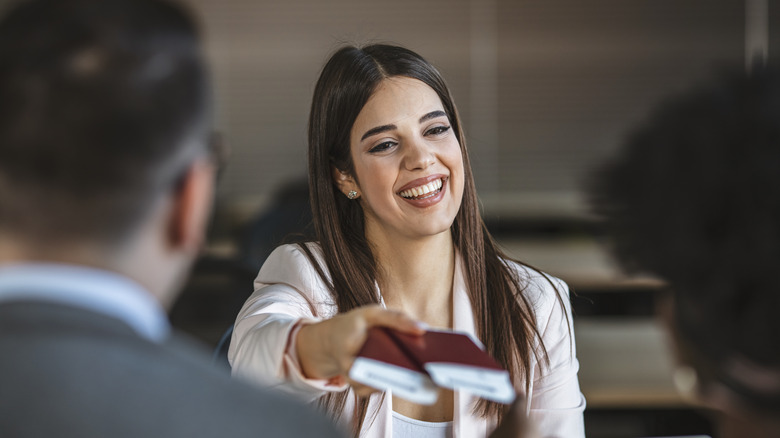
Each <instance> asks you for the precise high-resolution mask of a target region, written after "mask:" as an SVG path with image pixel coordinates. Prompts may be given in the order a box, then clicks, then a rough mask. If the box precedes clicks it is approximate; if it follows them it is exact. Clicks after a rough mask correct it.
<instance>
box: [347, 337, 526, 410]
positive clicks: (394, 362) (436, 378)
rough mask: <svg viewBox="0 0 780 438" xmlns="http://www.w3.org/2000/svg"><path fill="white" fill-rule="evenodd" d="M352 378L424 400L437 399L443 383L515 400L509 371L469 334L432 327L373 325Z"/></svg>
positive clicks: (365, 383)
mask: <svg viewBox="0 0 780 438" xmlns="http://www.w3.org/2000/svg"><path fill="white" fill-rule="evenodd" d="M349 377H350V378H351V379H352V380H355V381H356V382H360V383H362V384H364V385H368V386H372V387H374V388H378V389H383V390H387V389H390V390H392V391H393V394H394V395H397V396H399V397H402V398H405V399H407V400H409V401H412V402H415V403H420V404H432V403H434V402H436V399H437V398H438V387H443V388H449V389H454V390H460V391H467V392H470V393H472V394H474V395H478V396H480V397H483V398H486V399H488V400H494V401H497V402H501V403H511V402H512V401H513V400H514V398H515V391H514V388H513V387H512V383H511V382H510V380H509V373H508V372H507V371H506V370H504V369H503V368H501V366H500V365H498V363H496V361H495V360H493V358H491V357H490V355H488V354H487V353H486V352H485V351H484V350H482V348H480V346H479V345H477V344H476V343H475V342H474V340H472V338H471V337H470V336H469V335H467V334H463V333H457V332H452V331H435V330H430V331H427V332H425V334H423V335H422V336H414V335H407V334H404V333H401V332H398V331H396V330H393V329H389V328H385V327H373V328H371V329H370V330H369V334H368V338H367V339H366V342H365V344H363V348H362V349H361V350H360V353H358V357H357V359H355V362H354V364H353V365H352V368H351V369H350V371H349Z"/></svg>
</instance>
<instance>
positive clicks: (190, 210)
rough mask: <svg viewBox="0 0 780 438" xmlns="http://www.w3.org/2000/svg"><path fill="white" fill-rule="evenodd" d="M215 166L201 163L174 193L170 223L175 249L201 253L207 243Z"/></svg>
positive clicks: (187, 174)
mask: <svg viewBox="0 0 780 438" xmlns="http://www.w3.org/2000/svg"><path fill="white" fill-rule="evenodd" d="M214 179H215V169H214V166H213V165H212V164H211V163H210V162H208V161H207V160H205V159H204V160H197V161H195V162H194V163H192V165H190V167H189V169H188V170H187V172H186V173H185V175H184V178H183V180H182V181H181V183H180V186H179V187H178V189H177V190H176V191H175V192H174V195H173V203H172V206H171V214H170V216H169V222H168V241H169V244H170V245H171V247H172V248H178V249H182V250H184V251H188V252H197V251H198V250H199V249H200V248H201V246H202V245H203V242H204V240H205V234H206V225H207V224H208V221H209V218H210V217H211V207H212V202H213V197H214Z"/></svg>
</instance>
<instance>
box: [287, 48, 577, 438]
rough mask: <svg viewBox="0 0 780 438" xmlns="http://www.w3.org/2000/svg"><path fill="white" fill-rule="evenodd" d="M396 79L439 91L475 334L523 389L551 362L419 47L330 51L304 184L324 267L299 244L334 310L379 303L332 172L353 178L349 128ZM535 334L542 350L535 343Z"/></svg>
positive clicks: (361, 405) (352, 214)
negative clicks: (454, 144)
mask: <svg viewBox="0 0 780 438" xmlns="http://www.w3.org/2000/svg"><path fill="white" fill-rule="evenodd" d="M394 76H405V77H409V78H413V79H417V80H420V81H422V82H423V83H425V84H427V85H428V86H430V87H431V88H432V89H433V90H434V91H436V93H437V94H438V96H439V98H440V99H441V102H442V104H443V106H444V110H445V112H446V113H447V116H448V117H449V121H450V124H451V126H452V129H453V132H455V134H456V136H457V139H458V141H459V143H460V147H461V153H462V155H463V164H464V171H465V172H464V180H465V184H464V190H463V200H462V204H461V207H460V210H459V211H458V214H457V216H456V217H455V221H454V223H453V225H452V237H453V241H454V243H455V246H456V247H457V249H458V251H459V253H460V255H461V257H462V260H463V267H464V271H465V272H464V275H465V282H466V286H467V288H468V296H469V299H470V301H471V305H472V308H473V313H474V321H475V324H476V331H477V336H478V337H479V339H480V340H481V341H482V342H483V344H484V345H485V347H486V349H487V351H488V353H489V354H490V355H491V356H492V357H493V358H494V359H495V360H496V361H498V362H499V363H500V364H501V365H503V366H504V367H505V369H507V370H508V371H509V373H510V376H511V378H512V381H513V382H514V383H515V386H516V387H521V385H522V386H524V389H525V391H526V393H527V392H528V389H529V385H530V380H531V362H532V357H534V356H536V357H537V360H538V361H539V362H540V363H542V365H547V364H548V363H549V358H548V356H547V351H546V349H545V348H544V345H543V344H542V342H541V336H540V334H539V331H538V330H537V327H536V319H535V315H534V309H533V306H532V305H531V304H530V303H529V302H528V300H527V298H526V297H525V296H524V294H523V290H524V288H525V285H526V279H524V278H517V276H516V275H515V274H514V270H512V269H510V268H509V267H508V265H507V263H506V260H509V259H508V258H507V257H506V255H505V254H503V252H502V251H501V250H500V249H499V248H498V247H497V245H496V243H495V242H494V241H493V238H492V237H491V236H490V234H489V233H488V230H487V228H486V227H485V224H484V222H483V221H482V217H481V215H480V212H479V206H478V200H477V192H476V188H475V186H474V177H473V175H472V173H471V165H470V163H469V157H468V153H467V149H466V143H465V139H464V136H463V131H462V129H461V125H460V118H459V117H458V113H457V110H456V108H455V104H454V103H453V100H452V97H451V95H450V92H449V90H448V88H447V85H446V84H445V82H444V79H443V78H442V77H441V75H440V74H439V72H438V71H437V70H436V69H435V68H434V67H433V66H432V65H431V64H429V63H428V62H427V61H425V60H424V59H423V58H422V57H420V56H419V55H418V54H416V53H414V52H412V51H410V50H408V49H405V48H402V47H397V46H390V45H383V44H375V45H370V46H366V47H363V48H357V47H352V46H348V47H343V48H341V49H340V50H338V51H337V52H335V53H334V54H333V55H332V56H331V58H330V59H329V61H328V62H327V63H326V64H325V67H324V68H323V70H322V73H321V74H320V78H319V80H318V82H317V85H316V87H315V90H314V97H313V99H312V106H311V113H310V116H309V189H310V196H311V207H312V213H313V219H314V226H315V230H316V233H317V238H318V240H319V243H320V246H321V248H322V253H323V256H324V261H325V264H326V266H325V267H322V266H320V265H319V263H318V262H317V259H316V258H315V256H314V254H312V252H311V251H310V249H309V248H308V247H307V246H306V245H301V249H302V250H303V251H304V253H306V254H307V256H308V258H309V259H310V261H311V262H312V264H314V266H315V267H316V269H317V270H318V272H319V274H320V276H321V278H322V280H323V281H324V282H325V283H326V284H327V286H328V288H329V290H330V292H331V294H332V295H333V298H334V300H335V303H336V305H337V306H338V311H339V313H342V312H347V311H349V310H351V309H354V308H356V307H361V306H365V305H368V304H379V302H380V297H379V296H378V295H377V291H376V287H375V284H376V283H375V281H376V278H377V266H376V260H375V258H374V255H373V253H372V252H371V249H370V247H369V244H368V242H367V241H366V237H365V233H364V218H363V210H362V208H361V207H360V202H359V201H353V200H349V199H347V198H346V196H344V195H343V194H342V193H341V192H339V191H338V190H337V188H336V186H335V184H334V182H333V179H332V177H331V175H332V173H331V169H332V168H333V167H334V166H335V167H336V168H337V169H339V170H341V171H346V172H349V173H351V174H353V175H354V172H353V171H354V168H353V163H352V160H351V156H350V144H349V140H350V132H351V130H352V125H353V124H354V121H355V119H356V118H357V116H358V114H359V113H360V111H361V110H362V108H363V106H364V105H365V103H366V101H368V99H369V97H370V96H371V95H372V94H373V92H374V90H376V88H377V86H378V85H379V83H380V82H381V81H382V80H384V79H386V78H388V77H394ZM326 271H327V273H328V274H329V275H326ZM545 278H547V277H545ZM550 284H551V285H552V286H553V288H555V285H554V284H553V283H552V282H550ZM556 290H557V289H556ZM557 295H558V299H559V300H562V298H561V296H560V294H557ZM561 305H563V303H562V301H561ZM536 340H538V346H539V347H538V349H537V348H535V347H534V345H535V341H536ZM347 395H348V393H347V392H342V393H334V394H329V395H326V396H324V397H323V398H322V399H321V403H322V405H323V406H324V407H325V408H326V410H327V411H329V412H330V413H331V414H333V415H334V416H335V417H336V418H338V417H339V416H340V415H341V413H342V412H343V410H344V407H345V404H346V401H347ZM356 406H357V410H356V412H355V413H354V420H355V421H354V422H353V425H352V426H353V433H354V435H355V436H358V435H359V432H360V430H361V428H362V425H363V422H364V421H365V419H366V418H367V417H368V416H369V415H368V414H369V413H368V412H367V411H368V399H357V400H356ZM502 411H503V408H502V405H500V404H498V403H496V402H491V401H487V400H484V399H483V400H480V401H479V404H478V405H477V406H476V408H475V413H476V414H478V415H481V416H483V417H495V418H498V419H499V420H500V418H501V416H502ZM375 414H376V413H372V415H371V416H372V417H373V415H375ZM370 421H372V420H370Z"/></svg>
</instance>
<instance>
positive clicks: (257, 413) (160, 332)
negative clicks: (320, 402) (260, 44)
mask: <svg viewBox="0 0 780 438" xmlns="http://www.w3.org/2000/svg"><path fill="white" fill-rule="evenodd" d="M210 118H211V105H210V98H209V85H208V79H207V72H206V67H205V65H204V60H203V57H202V54H201V51H200V48H199V41H198V36H197V30H196V27H195V24H194V22H193V21H192V20H191V19H190V17H189V16H188V15H187V14H186V13H185V12H184V11H183V10H182V9H181V8H180V7H178V6H176V5H174V4H172V3H168V2H165V1H157V0H32V1H26V2H22V3H18V4H16V5H15V6H14V7H12V8H10V9H9V10H7V13H6V14H5V16H4V17H3V18H2V19H1V20H0V352H2V353H0V354H2V359H0V435H2V436H3V437H45V436H56V437H80V438H84V437H101V438H105V437H148V436H163V437H188V438H191V437H216V436H229V437H250V436H251V437H258V436H274V437H299V436H326V437H335V436H337V434H336V433H335V431H334V429H333V426H332V425H331V423H330V422H329V421H327V420H326V419H325V418H322V417H320V415H319V414H316V413H314V412H312V410H311V409H310V408H308V407H306V406H304V405H302V404H300V403H298V402H294V401H291V400H288V399H287V398H286V397H284V396H281V395H278V394H273V393H270V392H261V391H259V390H256V389H253V388H250V387H249V386H248V385H242V384H241V383H239V382H236V381H235V380H233V379H231V378H230V376H228V375H223V374H222V373H220V372H219V371H218V370H216V369H215V368H213V367H211V366H210V364H209V360H208V356H207V354H204V352H203V351H201V350H199V349H198V348H197V347H196V346H194V345H191V344H190V342H189V341H187V340H185V339H183V338H181V337H180V336H178V335H176V334H173V333H171V332H170V328H169V325H168V322H167V320H166V318H165V313H164V311H163V306H168V305H170V303H171V302H172V301H173V300H174V298H175V297H176V295H177V290H178V288H179V285H180V284H181V280H182V279H183V278H184V277H185V274H186V273H187V270H188V268H189V266H190V264H191V262H192V260H193V258H194V257H195V255H196V253H197V251H198V249H199V247H200V246H201V243H202V241H203V234H204V227H205V224H206V222H207V218H208V216H209V212H210V209H211V201H212V190H213V188H212V185H213V183H214V174H215V165H214V163H213V160H212V158H211V157H210V156H209V155H210V154H209V148H208V145H209V135H210V134H209V131H210V129H209V127H210Z"/></svg>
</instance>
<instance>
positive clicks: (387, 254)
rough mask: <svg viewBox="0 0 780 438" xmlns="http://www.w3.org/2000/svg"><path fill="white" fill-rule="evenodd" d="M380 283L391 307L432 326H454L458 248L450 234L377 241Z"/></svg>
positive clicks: (384, 296)
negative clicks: (453, 305) (453, 302)
mask: <svg viewBox="0 0 780 438" xmlns="http://www.w3.org/2000/svg"><path fill="white" fill-rule="evenodd" d="M373 250H374V254H375V257H376V261H377V266H378V272H377V276H378V278H377V282H378V283H379V289H380V290H381V292H382V298H383V299H384V301H385V304H386V305H387V307H388V308H391V309H398V310H401V311H403V312H405V313H407V314H409V315H410V316H412V317H414V318H417V319H419V320H421V321H424V322H426V323H428V324H429V325H431V326H432V327H442V328H451V327H452V281H453V276H454V272H455V246H454V244H453V242H452V236H451V234H450V233H449V232H445V233H440V234H438V235H435V236H430V237H427V238H425V239H413V240H406V239H393V240H392V241H391V240H383V241H381V242H373Z"/></svg>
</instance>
